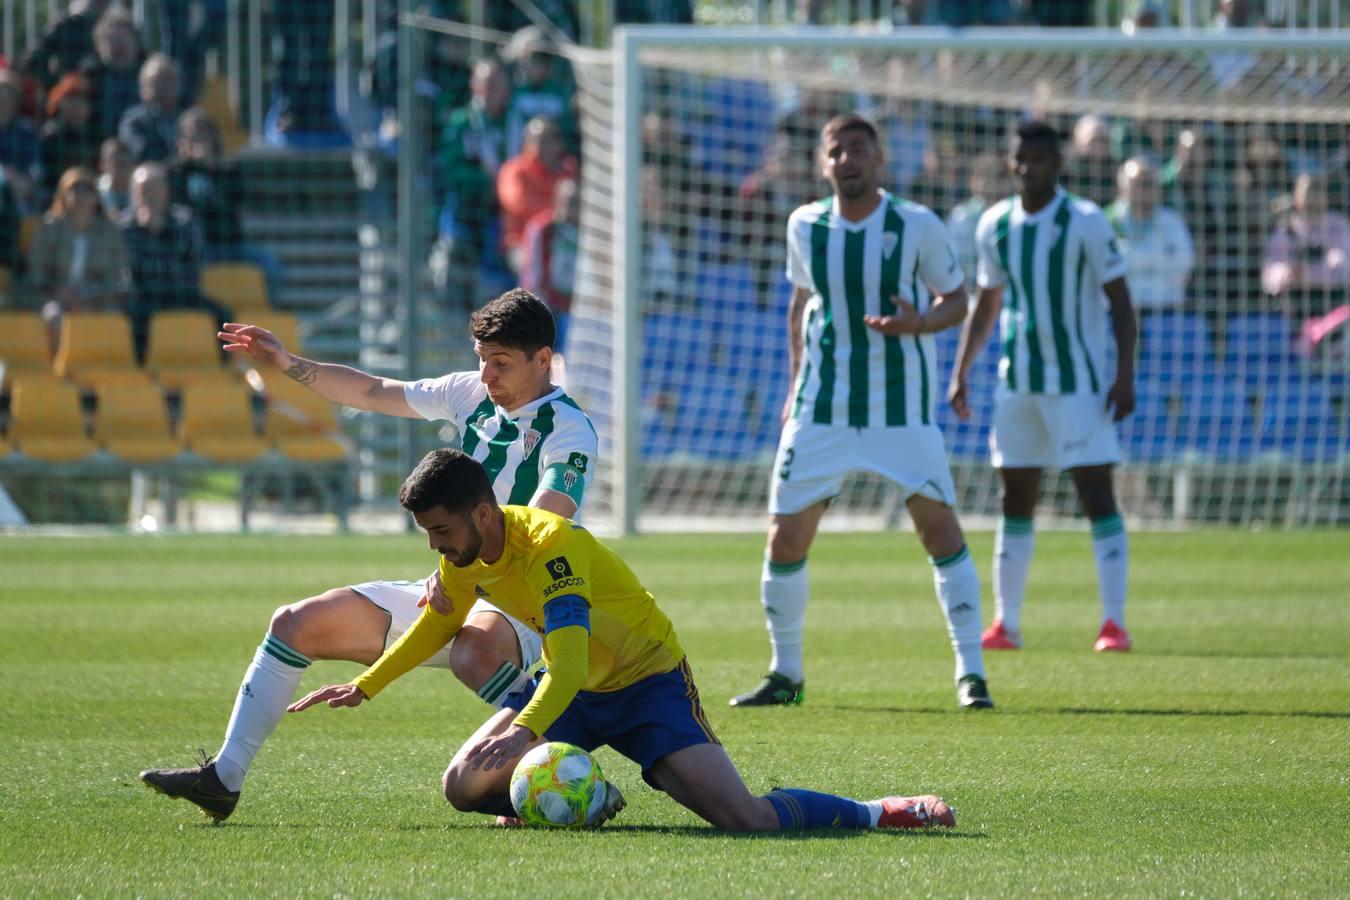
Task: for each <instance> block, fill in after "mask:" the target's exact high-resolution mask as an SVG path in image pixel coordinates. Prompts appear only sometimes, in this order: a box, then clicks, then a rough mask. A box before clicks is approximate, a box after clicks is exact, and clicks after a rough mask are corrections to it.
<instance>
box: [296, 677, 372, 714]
mask: <svg viewBox="0 0 1350 900" xmlns="http://www.w3.org/2000/svg"><path fill="white" fill-rule="evenodd" d="M365 699H366V695H365V694H364V693H362V692H361V689H360V688H359V687H357V686H356V685H354V684H330V685H325V686H324V687H321V688H319V689H318V690H317V691H310V692H309V693H308V694H306V695H305V696H303V697H301V698H300V699H299V700H297V701H295V702H294V703H292V704H291V705H290V706H288V707H286V711H287V712H300V711H301V710H303V709H309V708H310V707H311V706H314V705H315V704H316V703H324V702H327V703H328V705H329V706H332V707H338V706H360V705H361V703H362V702H363V701H365Z"/></svg>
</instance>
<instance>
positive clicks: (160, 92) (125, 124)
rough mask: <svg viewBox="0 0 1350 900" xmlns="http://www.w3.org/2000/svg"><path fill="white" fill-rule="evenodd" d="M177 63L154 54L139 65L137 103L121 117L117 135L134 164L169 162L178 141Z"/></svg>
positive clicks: (159, 54) (161, 54) (161, 55)
mask: <svg viewBox="0 0 1350 900" xmlns="http://www.w3.org/2000/svg"><path fill="white" fill-rule="evenodd" d="M179 85H180V79H179V76H178V64H177V63H175V62H174V61H173V60H171V59H169V57H167V56H165V55H164V54H163V53H156V54H154V55H152V56H151V57H150V58H149V59H147V60H146V61H145V65H143V66H141V76H140V89H141V102H140V103H138V104H136V105H135V106H133V107H131V108H130V109H128V110H127V111H126V112H125V113H123V114H122V121H121V123H120V124H119V125H118V128H117V136H118V137H119V138H121V139H122V143H124V144H126V145H127V148H128V149H129V150H130V151H131V158H132V159H133V160H135V161H136V163H137V164H140V163H144V162H168V161H169V160H171V159H173V154H174V147H175V146H176V145H177V138H178V97H179Z"/></svg>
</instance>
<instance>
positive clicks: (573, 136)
mask: <svg viewBox="0 0 1350 900" xmlns="http://www.w3.org/2000/svg"><path fill="white" fill-rule="evenodd" d="M503 56H505V57H506V59H508V60H509V61H511V62H512V63H513V65H514V66H515V87H514V90H513V91H512V93H511V104H510V106H509V108H508V110H507V120H508V122H507V133H506V144H507V150H508V152H509V153H510V154H511V155H512V156H514V155H516V154H518V153H519V152H520V151H521V148H522V147H523V146H524V143H525V126H526V124H527V123H528V122H529V121H530V120H531V119H534V118H538V117H543V118H547V119H552V120H553V121H554V122H557V123H558V127H559V129H560V131H559V133H560V134H561V136H562V139H563V145H564V146H565V147H568V148H575V147H576V146H577V144H578V141H577V133H576V116H575V115H574V114H573V110H572V104H573V102H574V101H575V99H576V97H575V94H576V90H575V86H574V85H573V83H572V80H571V78H570V72H564V71H563V66H564V65H565V63H564V62H563V61H561V60H560V59H559V58H558V56H557V49H556V48H555V47H554V45H553V43H552V42H551V41H549V40H548V39H547V38H545V37H544V36H543V33H542V32H540V31H539V29H538V28H535V27H533V26H530V27H527V28H522V29H520V31H518V32H516V34H515V35H514V36H513V37H512V38H511V43H510V44H508V45H507V47H506V48H505V50H504V51H503Z"/></svg>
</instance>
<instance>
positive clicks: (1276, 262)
mask: <svg viewBox="0 0 1350 900" xmlns="http://www.w3.org/2000/svg"><path fill="white" fill-rule="evenodd" d="M1328 187H1329V179H1328V178H1327V176H1326V175H1322V174H1316V175H1314V174H1310V173H1307V172H1305V173H1304V174H1302V175H1300V176H1299V177H1298V180H1297V181H1296V182H1295V184H1294V204H1293V209H1292V210H1291V211H1290V212H1289V213H1288V214H1286V215H1285V216H1284V217H1282V218H1281V220H1280V222H1279V224H1278V225H1277V226H1276V227H1275V230H1274V233H1272V234H1271V235H1270V239H1269V241H1267V243H1266V254H1265V264H1264V266H1263V268H1262V271H1261V282H1262V286H1263V287H1264V288H1265V290H1266V293H1268V294H1270V295H1271V296H1273V297H1277V298H1279V299H1280V301H1281V302H1282V303H1283V304H1284V307H1285V308H1286V309H1287V310H1288V311H1289V313H1290V315H1291V316H1293V317H1294V319H1295V321H1299V322H1304V323H1305V324H1304V326H1303V341H1302V342H1303V344H1304V346H1305V347H1306V348H1308V349H1311V348H1312V347H1314V346H1315V345H1316V344H1317V343H1319V342H1320V341H1321V340H1322V339H1323V338H1325V337H1326V336H1327V334H1329V333H1330V332H1328V331H1324V326H1325V323H1326V322H1329V321H1333V320H1339V322H1340V323H1343V322H1344V317H1345V313H1344V312H1342V311H1341V309H1342V307H1345V306H1346V304H1347V302H1350V219H1347V218H1346V217H1345V215H1343V214H1342V213H1339V212H1335V211H1333V210H1331V209H1330V208H1329V207H1328V204H1327V192H1328Z"/></svg>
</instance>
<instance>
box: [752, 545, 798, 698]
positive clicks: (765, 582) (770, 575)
mask: <svg viewBox="0 0 1350 900" xmlns="http://www.w3.org/2000/svg"><path fill="white" fill-rule="evenodd" d="M807 595H808V588H807V580H806V560H802V561H801V562H795V563H776V562H771V561H769V560H768V559H765V560H764V571H763V573H762V575H761V576H760V583H759V597H760V602H761V603H763V604H764V618H765V619H766V623H767V625H768V628H769V640H770V642H771V643H772V644H773V660H772V661H771V662H770V663H769V669H770V671H773V672H777V673H778V674H779V675H782V676H784V677H785V678H789V679H791V680H792V681H795V682H800V681H801V680H802V630H803V627H804V626H805V624H806V600H807Z"/></svg>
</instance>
